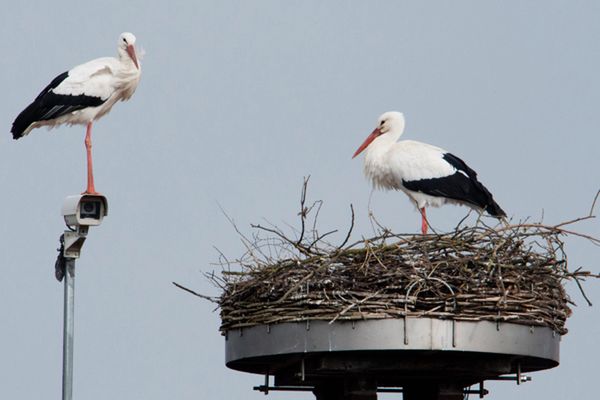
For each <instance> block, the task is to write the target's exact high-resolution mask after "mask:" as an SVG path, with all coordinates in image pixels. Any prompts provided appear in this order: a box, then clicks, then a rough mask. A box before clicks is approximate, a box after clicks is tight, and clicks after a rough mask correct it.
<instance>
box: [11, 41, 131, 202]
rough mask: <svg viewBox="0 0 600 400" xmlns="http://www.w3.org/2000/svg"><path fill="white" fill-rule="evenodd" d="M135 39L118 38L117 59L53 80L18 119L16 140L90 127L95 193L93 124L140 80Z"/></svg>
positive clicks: (87, 137) (91, 188)
mask: <svg viewBox="0 0 600 400" xmlns="http://www.w3.org/2000/svg"><path fill="white" fill-rule="evenodd" d="M134 45H135V36H134V35H133V34H132V33H129V32H125V33H122V34H121V35H120V36H119V42H118V47H117V52H118V57H117V58H114V57H103V58H97V59H95V60H92V61H88V62H87V63H85V64H81V65H78V66H76V67H74V68H73V69H71V70H69V71H67V72H64V73H62V74H60V75H59V76H57V77H56V78H54V80H52V82H50V84H49V85H48V86H46V87H45V88H44V90H42V91H41V92H40V94H39V95H38V96H37V97H36V98H35V100H34V101H33V102H32V103H31V104H30V105H28V106H27V108H25V109H24V110H23V111H22V112H21V113H20V114H19V115H18V116H17V118H16V119H15V121H14V122H13V125H12V129H11V133H12V134H13V138H14V139H19V138H21V137H23V136H25V135H27V134H28V133H29V132H30V131H31V130H32V129H34V128H38V127H40V126H48V127H53V126H56V125H61V124H67V125H73V124H80V125H87V129H86V135H85V147H86V152H87V168H88V170H87V189H86V191H85V192H84V193H96V189H95V188H94V174H93V168H92V123H93V121H95V120H97V119H99V118H100V117H102V116H104V115H105V114H107V113H108V112H109V111H110V109H111V108H112V106H113V105H114V104H115V103H116V102H117V101H119V100H123V101H124V100H128V99H129V98H130V97H131V96H132V95H133V93H134V92H135V89H136V88H137V86H138V82H139V80H140V72H141V71H140V63H139V60H138V58H137V55H136V52H135V47H134Z"/></svg>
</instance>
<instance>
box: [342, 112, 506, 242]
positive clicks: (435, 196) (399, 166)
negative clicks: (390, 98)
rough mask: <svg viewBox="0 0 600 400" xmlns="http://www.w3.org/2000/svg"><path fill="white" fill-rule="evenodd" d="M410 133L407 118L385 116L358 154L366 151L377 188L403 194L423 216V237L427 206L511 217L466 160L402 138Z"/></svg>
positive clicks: (369, 174) (395, 114)
mask: <svg viewBox="0 0 600 400" xmlns="http://www.w3.org/2000/svg"><path fill="white" fill-rule="evenodd" d="M403 132H404V115H403V114H402V113H399V112H397V111H390V112H386V113H385V114H383V115H382V116H381V117H379V121H378V122H377V127H376V128H375V130H373V132H372V133H371V134H370V135H369V136H368V137H367V139H366V140H365V141H364V143H363V144H362V145H360V147H359V148H358V150H356V152H355V153H354V155H353V156H352V158H354V157H356V156H357V155H359V154H360V153H361V152H362V151H363V150H365V149H366V150H367V151H366V154H365V164H364V172H365V175H366V176H367V177H368V178H370V179H371V181H372V182H373V186H374V187H376V188H382V189H395V190H402V191H403V192H404V193H406V194H407V195H408V197H410V198H411V199H412V200H413V201H414V202H415V204H416V206H417V208H418V209H419V211H420V212H421V232H422V233H423V234H426V233H427V227H428V222H427V215H426V213H425V207H428V206H433V207H439V206H441V205H443V204H445V203H454V204H462V205H466V206H469V207H471V208H474V209H477V210H479V211H486V212H487V213H488V214H490V215H491V216H493V217H496V218H499V219H501V218H502V217H505V216H506V213H505V212H504V211H503V210H502V208H500V206H499V205H498V204H497V203H496V202H495V201H494V198H493V197H492V194H491V193H490V192H489V191H488V190H487V189H486V188H485V186H483V185H482V184H481V182H479V181H478V180H477V173H476V172H475V171H473V170H472V169H471V168H469V166H467V164H465V162H464V161H463V160H461V159H460V158H458V157H456V156H455V155H452V154H451V153H448V152H447V151H446V150H443V149H441V148H439V147H436V146H432V145H430V144H427V143H421V142H416V141H413V140H403V141H400V142H398V139H399V138H400V136H401V135H402V133H403Z"/></svg>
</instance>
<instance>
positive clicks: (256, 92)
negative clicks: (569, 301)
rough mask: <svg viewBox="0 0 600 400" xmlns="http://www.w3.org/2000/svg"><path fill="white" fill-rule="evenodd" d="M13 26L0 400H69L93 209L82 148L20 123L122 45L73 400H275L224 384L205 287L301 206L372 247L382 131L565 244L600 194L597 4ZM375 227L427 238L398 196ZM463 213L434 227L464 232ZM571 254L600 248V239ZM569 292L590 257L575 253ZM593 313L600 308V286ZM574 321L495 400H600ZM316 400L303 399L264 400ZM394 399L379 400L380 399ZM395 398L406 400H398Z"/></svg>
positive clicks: (117, 14) (234, 377)
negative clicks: (454, 161)
mask: <svg viewBox="0 0 600 400" xmlns="http://www.w3.org/2000/svg"><path fill="white" fill-rule="evenodd" d="M33 3H34V2H22V1H20V2H16V1H13V2H6V4H4V5H3V10H2V13H0V50H1V51H2V54H3V55H4V56H3V61H2V74H1V75H0V79H1V80H2V82H1V87H2V89H3V92H4V95H3V96H1V97H0V121H1V122H2V126H4V129H5V134H4V135H3V136H2V137H1V138H0V159H1V160H2V163H3V167H2V168H1V171H0V186H1V187H2V190H3V206H2V207H0V220H2V221H3V223H2V225H1V226H0V238H1V239H2V243H3V251H2V252H1V253H0V263H1V265H2V276H3V279H2V280H1V281H0V317H1V319H2V330H1V331H0V332H1V333H0V339H1V340H0V355H1V357H0V376H1V377H2V378H1V379H0V382H2V384H0V398H6V399H8V398H22V399H37V398H59V397H60V387H61V386H60V384H61V346H62V285H60V284H59V283H57V282H56V281H55V280H54V278H53V265H54V260H55V257H56V251H55V249H56V247H57V246H58V236H59V234H60V233H61V232H62V231H63V223H62V219H61V216H60V213H59V210H60V205H61V203H62V200H63V198H64V197H65V196H67V195H69V194H76V193H79V192H81V191H82V190H83V189H84V186H85V163H84V162H85V158H84V155H85V153H84V147H83V138H84V128H83V127H70V128H69V127H61V128H58V129H55V130H52V131H46V130H45V129H41V130H40V129H38V130H35V131H33V132H32V133H31V134H30V135H29V136H28V137H25V138H24V139H21V140H19V141H18V142H14V141H13V140H12V139H11V137H10V134H9V130H10V125H11V123H12V121H13V119H14V117H15V116H16V115H17V114H18V113H19V112H20V111H21V110H22V109H23V108H24V107H25V106H26V105H27V104H28V103H29V102H30V101H31V100H33V98H34V97H35V96H36V95H37V93H38V92H39V91H40V90H41V89H42V88H43V87H44V86H45V85H46V84H48V82H49V81H50V80H51V79H52V78H54V77H55V76H56V75H58V74H59V73H61V72H63V71H65V70H67V69H69V68H70V67H72V66H74V65H76V64H79V63H82V62H84V61H87V60H89V59H92V58H96V57H100V56H108V55H115V54H116V42H117V38H118V35H119V34H120V33H121V32H122V31H131V32H133V33H135V34H136V36H137V38H138V47H143V48H144V49H145V50H146V53H147V54H146V56H145V58H144V59H143V61H142V65H143V72H142V78H141V83H140V86H139V88H138V90H137V92H136V94H135V95H134V97H133V98H132V100H131V101H129V102H127V103H120V104H117V105H116V106H115V108H114V109H113V111H112V112H111V113H110V114H109V115H108V116H107V117H105V118H104V119H102V120H101V121H100V122H98V123H97V124H96V125H95V128H94V162H95V174H96V187H97V189H98V190H99V191H101V192H102V193H104V194H105V195H106V196H107V197H108V198H109V203H110V214H109V216H108V217H107V218H106V219H105V221H104V223H103V225H102V226H101V227H99V228H95V229H93V230H92V231H91V232H90V235H89V239H88V242H87V243H86V245H85V247H84V252H83V256H82V258H81V259H80V260H79V261H78V264H77V271H78V272H77V281H76V337H75V346H76V349H75V387H74V396H75V398H78V399H90V400H95V399H98V400H100V399H102V400H104V399H147V400H152V399H182V400H183V399H199V398H201V399H235V398H250V399H252V398H253V399H260V398H264V396H263V395H262V394H259V393H255V392H252V390H251V387H252V385H254V384H258V383H260V382H261V379H262V378H261V377H259V376H251V375H247V374H242V373H238V372H234V371H229V370H228V369H227V368H226V367H225V366H224V362H223V361H224V341H223V338H222V337H221V336H220V335H219V333H218V325H219V319H218V313H214V312H212V311H213V308H214V307H213V306H212V305H211V304H208V303H206V302H202V301H200V300H199V299H197V298H195V297H193V296H191V295H188V294H186V293H184V292H182V291H180V290H178V289H176V288H174V287H173V286H172V285H171V281H177V282H179V283H182V284H184V285H186V286H189V287H192V288H194V289H196V290H199V291H201V292H204V293H207V294H217V292H216V290H215V289H214V288H212V287H211V286H210V285H209V284H208V283H207V282H206V280H205V279H204V278H203V276H202V272H206V271H210V270H212V269H213V267H212V266H211V263H212V262H214V261H216V260H217V252H216V251H215V250H214V249H213V246H217V247H218V248H219V249H221V250H222V251H223V252H225V253H226V254H227V255H229V256H232V257H235V256H237V255H239V254H240V253H241V252H242V246H241V244H240V242H239V240H238V238H237V236H236V234H235V232H234V231H233V230H232V228H231V226H230V225H229V224H228V222H227V221H226V220H225V218H224V217H223V216H222V215H221V213H220V211H219V204H220V205H221V206H222V207H223V208H224V209H225V210H226V211H227V212H228V214H229V215H230V216H231V217H232V218H234V219H235V221H236V223H237V224H238V225H239V226H240V228H241V229H242V230H243V231H244V232H246V233H249V232H250V228H249V223H251V222H260V221H261V219H262V218H267V219H269V220H270V221H273V222H274V223H277V224H281V225H284V224H285V223H295V222H296V216H295V214H296V212H297V202H298V198H299V191H300V184H301V181H302V177H303V176H304V175H308V174H311V175H312V179H311V186H310V193H309V195H310V196H311V198H313V199H322V200H324V201H325V206H324V208H323V210H322V212H321V222H322V226H323V227H324V228H340V229H344V228H345V227H347V225H348V223H349V216H348V205H349V204H350V203H353V204H354V207H355V209H356V211H357V226H356V229H355V236H354V237H355V238H356V239H358V238H360V237H361V235H365V236H368V235H370V234H371V233H372V231H371V228H370V225H369V223H368V218H367V207H368V206H367V205H368V200H369V194H370V187H369V185H368V183H367V182H366V180H365V179H364V178H363V176H362V159H361V160H351V159H350V158H351V155H352V153H353V152H354V150H356V148H357V147H358V145H359V144H360V143H361V142H362V141H363V140H364V138H365V137H366V135H367V134H368V133H369V132H370V131H371V130H372V128H373V126H374V124H375V122H376V119H377V117H378V116H379V115H380V114H381V113H383V112H384V111H388V110H399V111H403V112H404V114H405V116H406V119H407V129H406V133H405V136H404V137H405V138H410V139H415V140H421V141H425V142H428V143H432V144H435V145H438V146H441V147H444V148H446V149H448V150H450V151H452V152H453V153H455V154H456V155H458V156H460V157H462V158H463V159H465V160H466V161H467V162H468V164H469V165H470V166H471V167H472V168H474V169H475V170H476V171H478V172H479V176H480V178H481V180H482V181H483V182H484V184H485V185H486V186H487V187H488V188H489V189H490V190H491V191H492V192H493V193H494V194H495V197H496V199H497V201H498V202H499V204H500V205H501V206H502V207H503V208H504V209H505V210H506V211H507V212H508V214H509V215H511V216H513V217H514V218H516V219H522V218H526V217H529V216H531V217H533V218H539V216H540V215H541V214H542V212H543V213H544V215H545V222H547V223H557V222H561V221H564V220H567V219H570V218H573V217H577V216H582V215H584V214H586V213H587V212H588V211H589V207H590V205H591V201H592V198H593V196H594V194H595V192H596V190H598V189H599V188H600V179H598V178H599V175H600V174H599V172H598V171H599V170H600V160H599V157H598V149H599V147H600V139H599V137H600V136H599V132H600V118H599V116H598V115H599V114H598V111H597V110H598V105H599V104H600V79H599V78H598V71H599V70H600V47H599V46H598V37H600V25H598V20H599V18H600V3H598V2H595V1H569V2H567V1H528V2H512V3H511V4H510V5H508V4H507V2H505V1H487V2H481V1H453V2H446V1H439V2H438V1H435V2H434V1H420V2H416V1H415V2H410V3H409V2H401V1H380V2H367V1H362V2H359V1H328V2H325V1H285V2H284V1H278V2H277V1H212V2H207V1H188V2H181V1H170V2H163V3H164V4H163V5H157V4H152V5H149V4H150V3H149V2H142V1H126V2H123V1H105V2H90V4H89V5H84V3H83V2H81V1H71V2H67V1H58V0H57V1H54V2H40V3H42V4H35V5H34V4H33ZM371 207H372V208H373V209H374V211H375V212H376V214H377V215H378V217H379V219H380V220H381V221H384V222H385V223H386V224H387V225H388V226H390V227H392V228H393V229H394V230H396V231H402V232H404V231H413V232H417V231H418V229H419V226H420V225H419V223H420V220H419V215H418V214H417V213H416V212H415V210H414V208H413V206H412V205H411V204H410V203H409V202H408V201H407V200H406V198H405V196H404V195H403V194H401V193H384V192H376V193H375V194H374V195H373V199H372V202H371ZM465 213H466V209H464V208H458V207H452V206H448V207H445V208H442V209H436V210H431V211H430V212H429V216H430V221H431V223H432V224H433V226H434V227H435V228H437V229H440V230H447V229H451V228H452V227H453V226H454V225H455V224H456V222H457V221H458V220H459V219H460V218H462V217H463V216H464V215H465ZM577 229H578V230H580V231H582V232H585V233H589V234H593V235H595V236H600V224H599V223H598V221H591V222H587V223H584V224H581V225H579V226H578V227H577ZM567 245H568V247H567V251H568V254H569V261H570V264H571V267H572V268H575V267H577V266H585V267H587V268H589V269H592V270H593V271H598V248H597V247H594V246H592V245H590V244H588V243H585V242H583V241H580V240H568V242H567ZM586 289H587V294H588V295H589V297H590V298H591V300H592V302H595V303H600V285H599V284H598V283H597V282H589V283H588V284H587V285H586ZM570 291H571V294H572V297H573V299H574V300H575V301H576V303H577V304H578V305H579V306H578V307H577V308H576V309H575V310H574V315H573V316H572V317H571V318H570V319H569V322H568V328H569V329H570V333H569V334H568V335H567V336H565V337H564V338H563V341H562V346H561V365H560V367H558V368H555V369H553V370H550V371H547V372H543V373H536V374H534V375H533V377H534V380H533V382H531V383H527V384H526V385H522V386H520V387H517V386H516V385H514V384H511V383H500V384H493V385H491V389H492V393H491V395H490V396H489V397H487V398H488V399H492V400H493V399H506V398H511V399H563V398H579V399H594V398H596V397H597V384H596V380H597V377H596V375H597V366H596V365H597V360H598V359H599V358H600V348H599V347H598V346H597V338H598V337H599V335H600V324H599V321H600V317H599V315H600V314H599V313H600V310H599V309H598V306H595V307H591V308H590V307H587V306H585V305H584V301H583V298H582V297H581V295H579V293H578V292H577V291H576V290H575V288H574V287H570ZM270 397H271V398H274V399H284V398H285V399H287V398H290V399H308V398H312V396H309V395H307V394H304V395H303V394H291V395H288V394H282V393H274V394H270ZM382 398H384V397H383V396H382ZM385 398H398V396H396V397H393V396H386V397H385Z"/></svg>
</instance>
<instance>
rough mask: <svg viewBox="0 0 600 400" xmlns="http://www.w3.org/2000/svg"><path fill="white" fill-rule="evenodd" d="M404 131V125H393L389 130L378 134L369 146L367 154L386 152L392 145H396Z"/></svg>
mask: <svg viewBox="0 0 600 400" xmlns="http://www.w3.org/2000/svg"><path fill="white" fill-rule="evenodd" d="M403 131H404V128H403V127H392V128H390V130H388V131H387V132H385V133H383V134H381V135H380V136H378V137H377V138H376V139H375V140H373V142H372V143H371V144H370V145H369V147H367V151H366V154H367V155H366V156H367V157H368V156H369V153H371V154H381V153H382V152H386V151H387V150H389V148H390V147H392V146H393V145H394V143H396V142H397V141H398V139H400V136H402V132H403Z"/></svg>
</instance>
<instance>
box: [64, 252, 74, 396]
mask: <svg viewBox="0 0 600 400" xmlns="http://www.w3.org/2000/svg"><path fill="white" fill-rule="evenodd" d="M74 311H75V259H70V258H67V259H66V260H65V299H64V324H63V382H62V399H63V400H71V399H72V398H73V334H74V329H75V324H74V316H75V313H74Z"/></svg>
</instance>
